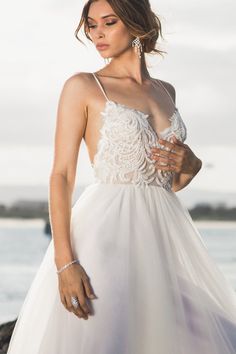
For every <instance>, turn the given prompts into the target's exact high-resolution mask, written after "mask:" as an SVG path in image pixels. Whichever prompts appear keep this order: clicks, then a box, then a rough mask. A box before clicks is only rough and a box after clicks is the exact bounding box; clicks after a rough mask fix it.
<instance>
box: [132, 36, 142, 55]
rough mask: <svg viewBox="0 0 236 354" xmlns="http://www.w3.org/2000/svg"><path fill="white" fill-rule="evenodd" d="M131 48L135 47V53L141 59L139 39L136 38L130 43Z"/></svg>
mask: <svg viewBox="0 0 236 354" xmlns="http://www.w3.org/2000/svg"><path fill="white" fill-rule="evenodd" d="M132 47H135V50H136V52H137V53H138V56H139V58H141V56H142V51H143V48H142V43H141V41H140V39H139V37H136V38H135V39H134V40H133V41H132Z"/></svg>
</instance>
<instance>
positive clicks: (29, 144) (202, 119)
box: [0, 0, 236, 192]
mask: <svg viewBox="0 0 236 354" xmlns="http://www.w3.org/2000/svg"><path fill="white" fill-rule="evenodd" d="M83 3H84V1H74V0H73V1H70V2H66V1H65V0H57V1H55V0H53V1H50V0H47V1H46V0H42V1H34V2H32V1H29V0H23V1H20V2H17V1H16V0H14V1H11V2H4V3H2V4H1V11H0V33H1V59H0V60H1V65H0V76H1V81H0V94H1V103H0V117H1V129H0V164H1V166H2V169H1V174H0V186H1V185H5V184H8V185H15V184H17V185H34V184H42V185H47V183H48V177H49V173H50V167H51V163H52V157H53V138H54V129H55V122H56V109H57V103H58V98H59V94H60V91H61V88H62V85H63V83H64V81H65V80H66V79H67V78H68V77H69V76H71V75H73V74H74V73H75V72H78V71H90V72H91V71H96V70H98V69H99V68H100V67H102V66H103V65H104V61H103V59H101V58H100V56H99V54H98V53H97V52H96V50H95V49H94V48H93V46H92V45H91V44H89V43H88V42H87V41H86V40H85V42H86V43H87V46H86V47H85V46H83V45H81V44H80V43H79V42H78V41H77V40H76V39H75V37H74V31H75V28H76V26H77V24H78V21H79V18H80V14H81V9H82V5H83ZM151 4H152V6H153V9H154V10H155V11H156V12H157V13H158V14H159V15H160V16H161V21H162V24H163V34H164V37H165V42H163V43H162V48H163V49H164V50H166V51H167V52H168V54H167V55H166V56H165V58H164V59H162V58H161V57H160V58H159V57H157V56H151V57H149V58H148V59H147V60H148V63H149V65H150V67H149V70H150V73H151V75H152V76H154V77H157V78H160V79H163V80H165V81H169V82H171V83H172V84H173V85H174V86H175V89H176V94H177V96H176V105H177V107H178V108H179V111H180V113H181V115H182V118H183V120H184V121H185V124H186V126H187V129H188V139H187V141H186V143H187V144H189V145H190V147H191V148H192V149H193V150H194V151H195V153H196V154H197V155H198V156H199V157H200V158H202V160H203V168H202V170H201V172H200V174H199V175H198V176H197V177H196V179H195V180H193V182H192V183H191V185H190V186H189V187H188V188H189V189H190V190H191V189H192V190H197V189H205V190H211V191H214V190H217V191H234V192H236V183H235V181H236V166H235V165H236V164H235V163H234V161H235V155H236V139H235V132H236V118H235V116H236V100H235V97H234V92H235V82H236V74H235V62H236V22H235V11H236V3H235V1H233V0H231V1H229V0H224V1H219V0H216V1H212V0H208V1H207V2H206V1H204V0H199V1H189V2H187V1H183V0H178V1H173V0H172V1H166V0H165V1H164V0H160V1H151ZM81 37H82V38H84V37H83V36H82V35H81ZM81 166H82V168H81ZM91 178H92V169H91V167H90V165H89V160H88V155H87V152H86V146H85V144H84V143H82V145H81V150H80V153H79V160H78V172H77V183H89V182H90V181H91Z"/></svg>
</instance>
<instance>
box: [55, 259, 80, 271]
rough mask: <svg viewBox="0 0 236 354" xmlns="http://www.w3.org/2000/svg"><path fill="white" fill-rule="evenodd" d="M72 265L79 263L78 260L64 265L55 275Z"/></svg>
mask: <svg viewBox="0 0 236 354" xmlns="http://www.w3.org/2000/svg"><path fill="white" fill-rule="evenodd" d="M74 263H79V260H78V259H75V260H73V261H72V262H70V263H67V264H65V265H64V266H62V267H61V268H60V269H59V270H57V274H59V273H61V272H63V270H65V269H66V268H68V267H70V266H71V265H72V264H74Z"/></svg>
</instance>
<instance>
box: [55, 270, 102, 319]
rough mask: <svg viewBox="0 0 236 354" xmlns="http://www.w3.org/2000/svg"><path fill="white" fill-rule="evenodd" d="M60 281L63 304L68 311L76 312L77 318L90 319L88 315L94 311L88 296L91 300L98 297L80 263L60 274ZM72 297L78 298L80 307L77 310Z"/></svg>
mask: <svg viewBox="0 0 236 354" xmlns="http://www.w3.org/2000/svg"><path fill="white" fill-rule="evenodd" d="M58 279H59V291H60V298H61V302H62V304H63V305H64V306H65V308H66V309H67V310H68V311H70V312H74V314H75V315H76V316H78V317H80V318H82V317H83V318H84V319H88V314H91V313H92V309H91V308H89V306H88V303H87V299H86V296H87V297H88V298H89V299H96V295H95V294H94V292H93V289H92V286H91V284H90V279H89V276H88V275H87V273H86V272H85V270H84V268H83V267H82V266H81V265H80V264H78V263H77V264H73V265H71V266H70V267H68V268H67V269H65V270H63V271H62V272H61V273H59V274H58ZM71 296H73V297H77V298H78V301H79V306H78V307H77V308H75V307H74V306H72V303H71Z"/></svg>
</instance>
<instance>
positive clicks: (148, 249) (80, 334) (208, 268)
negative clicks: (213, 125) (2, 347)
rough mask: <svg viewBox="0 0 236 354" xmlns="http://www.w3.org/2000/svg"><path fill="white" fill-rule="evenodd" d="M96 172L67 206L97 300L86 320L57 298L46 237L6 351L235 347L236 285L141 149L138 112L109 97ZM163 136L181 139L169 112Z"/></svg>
mask: <svg viewBox="0 0 236 354" xmlns="http://www.w3.org/2000/svg"><path fill="white" fill-rule="evenodd" d="M103 115H104V121H103V124H104V125H103V128H102V131H101V138H100V141H99V146H98V151H97V154H96V157H95V161H94V162H95V163H94V166H93V167H94V176H95V181H94V183H91V184H90V185H88V186H87V187H86V189H85V190H84V191H83V193H82V194H81V195H80V197H79V198H78V199H77V201H76V203H75V204H74V206H73V208H72V217H71V244H72V248H73V251H74V256H75V257H77V258H79V259H80V262H81V264H82V265H83V267H84V268H85V270H86V272H87V274H88V275H89V277H90V281H91V285H92V287H93V289H94V292H95V294H96V295H97V297H98V298H97V299H95V300H89V303H90V304H91V306H92V308H93V315H92V316H90V317H89V319H88V320H87V321H86V320H84V319H79V318H77V317H76V316H75V315H74V314H73V313H70V312H68V311H67V310H66V309H65V308H64V306H63V305H62V304H61V301H60V297H59V291H58V284H57V274H56V267H55V264H54V251H53V243H52V242H53V241H51V243H50V245H49V247H48V250H47V252H46V254H45V257H44V259H43V261H42V263H41V266H40V268H39V270H38V272H37V274H36V276H35V279H34V281H33V283H32V285H31V288H30V290H29V292H28V294H27V296H26V299H25V302H24V304H23V306H22V309H21V312H20V315H19V318H18V321H17V324H16V327H15V330H14V332H13V336H12V340H11V343H10V347H9V350H8V354H235V353H236V294H235V292H234V290H233V288H232V286H231V285H230V284H229V282H228V281H227V280H226V278H225V277H224V276H223V274H222V273H221V272H220V270H219V268H218V267H217V265H216V264H215V262H214V261H213V259H212V258H211V257H210V256H209V254H208V252H207V248H206V246H205V245H204V243H203V241H202V239H201V236H200V234H199V233H198V231H197V229H196V227H195V225H194V223H193V221H192V219H191V217H190V215H189V213H188V211H187V209H186V208H185V207H184V206H183V205H182V204H181V202H180V200H179V199H178V197H177V195H176V194H175V193H174V192H172V191H171V189H170V186H171V174H170V173H164V174H163V175H160V174H158V173H157V172H155V171H154V164H153V163H152V162H151V161H150V159H149V157H148V153H149V152H150V150H149V144H151V145H157V146H158V136H157V135H156V134H155V132H154V131H153V129H152V127H151V125H150V124H149V122H148V119H147V117H146V116H145V114H144V113H141V112H139V111H137V110H135V109H130V108H128V107H125V106H123V105H120V104H116V103H112V102H111V101H109V103H107V105H106V109H105V110H104V113H103ZM171 122H172V123H171V126H170V127H169V129H167V130H165V132H163V137H166V138H168V139H171V136H172V134H173V133H175V134H176V136H177V137H178V138H180V139H181V140H182V141H183V140H184V139H185V138H186V128H185V126H184V123H183V121H182V119H181V117H180V114H179V113H177V111H176V112H175V114H174V115H173V116H172V119H171Z"/></svg>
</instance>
